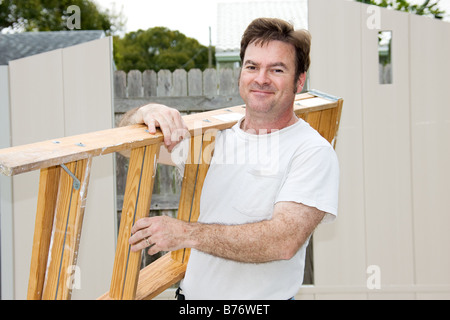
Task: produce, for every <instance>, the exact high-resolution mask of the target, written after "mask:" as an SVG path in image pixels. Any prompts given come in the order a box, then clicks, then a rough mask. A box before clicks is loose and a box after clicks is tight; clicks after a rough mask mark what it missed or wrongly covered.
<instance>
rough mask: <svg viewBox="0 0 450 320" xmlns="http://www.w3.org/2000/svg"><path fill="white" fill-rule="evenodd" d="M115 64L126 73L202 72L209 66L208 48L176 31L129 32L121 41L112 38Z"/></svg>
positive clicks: (161, 28) (159, 28) (165, 29)
mask: <svg viewBox="0 0 450 320" xmlns="http://www.w3.org/2000/svg"><path fill="white" fill-rule="evenodd" d="M212 56H214V53H213V54H212ZM114 61H115V62H116V66H117V68H118V69H119V70H124V71H125V72H128V71H129V70H132V69H136V70H140V71H144V70H146V69H150V70H155V71H159V70H161V69H168V70H170V71H174V70H175V69H186V70H190V69H192V68H199V69H201V70H204V69H206V68H207V67H208V48H207V47H205V46H203V45H201V44H200V43H199V42H198V41H197V40H195V39H193V38H189V37H186V36H185V35H184V34H183V33H181V32H179V31H172V30H169V29H167V28H165V27H155V28H150V29H148V30H145V31H144V30H138V31H133V32H129V33H127V34H126V35H125V36H124V37H123V38H119V37H115V38H114ZM212 64H214V61H213V62H212Z"/></svg>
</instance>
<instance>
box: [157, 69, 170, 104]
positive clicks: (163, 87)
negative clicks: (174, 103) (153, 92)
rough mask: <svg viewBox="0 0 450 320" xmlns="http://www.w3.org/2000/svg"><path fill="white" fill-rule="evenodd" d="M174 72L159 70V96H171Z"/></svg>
mask: <svg viewBox="0 0 450 320" xmlns="http://www.w3.org/2000/svg"><path fill="white" fill-rule="evenodd" d="M172 87H173V85H172V73H171V72H170V71H169V70H160V71H159V72H158V89H157V95H158V96H159V97H170V96H171V95H172Z"/></svg>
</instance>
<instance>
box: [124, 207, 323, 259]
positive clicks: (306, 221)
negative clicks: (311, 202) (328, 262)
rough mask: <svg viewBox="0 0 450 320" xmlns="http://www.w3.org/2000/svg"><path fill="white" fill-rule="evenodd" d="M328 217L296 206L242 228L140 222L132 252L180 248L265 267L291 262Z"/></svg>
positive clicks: (152, 220) (134, 230)
mask: <svg viewBox="0 0 450 320" xmlns="http://www.w3.org/2000/svg"><path fill="white" fill-rule="evenodd" d="M324 215H325V213H323V212H321V211H319V210H318V209H316V208H313V207H308V206H305V205H303V204H299V203H295V202H279V203H277V204H276V205H275V208H274V214H273V217H272V219H271V220H264V221H260V222H256V223H249V224H242V225H220V224H203V223H187V222H183V221H180V220H177V219H173V218H169V217H164V216H160V217H152V218H144V219H141V220H139V221H138V222H137V223H136V224H135V225H134V226H133V228H132V230H131V232H132V234H133V236H132V237H131V238H130V244H132V247H131V250H133V251H138V250H142V249H144V248H145V247H146V246H147V244H146V241H145V239H146V238H148V241H149V243H150V244H152V246H151V247H150V249H149V250H148V252H149V254H155V253H157V252H159V251H172V250H178V249H181V248H195V249H197V250H199V251H202V252H205V253H208V254H211V255H214V256H218V257H222V258H225V259H229V260H234V261H240V262H249V263H262V262H268V261H274V260H283V259H290V258H292V257H293V256H294V255H295V254H296V252H297V251H298V250H299V249H300V248H301V246H302V245H303V244H304V243H305V241H306V240H307V239H308V237H309V236H310V235H311V233H312V232H313V231H314V229H315V228H316V226H317V225H318V224H319V223H320V221H321V220H322V218H323V217H324Z"/></svg>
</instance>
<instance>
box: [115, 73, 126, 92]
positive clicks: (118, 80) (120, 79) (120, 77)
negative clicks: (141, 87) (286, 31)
mask: <svg viewBox="0 0 450 320" xmlns="http://www.w3.org/2000/svg"><path fill="white" fill-rule="evenodd" d="M126 96H127V74H126V73H125V72H124V71H122V70H119V71H116V72H114V97H115V98H126Z"/></svg>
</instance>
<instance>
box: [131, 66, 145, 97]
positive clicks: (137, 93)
mask: <svg viewBox="0 0 450 320" xmlns="http://www.w3.org/2000/svg"><path fill="white" fill-rule="evenodd" d="M128 97H142V73H141V72H140V71H139V70H131V71H130V72H128Z"/></svg>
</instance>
